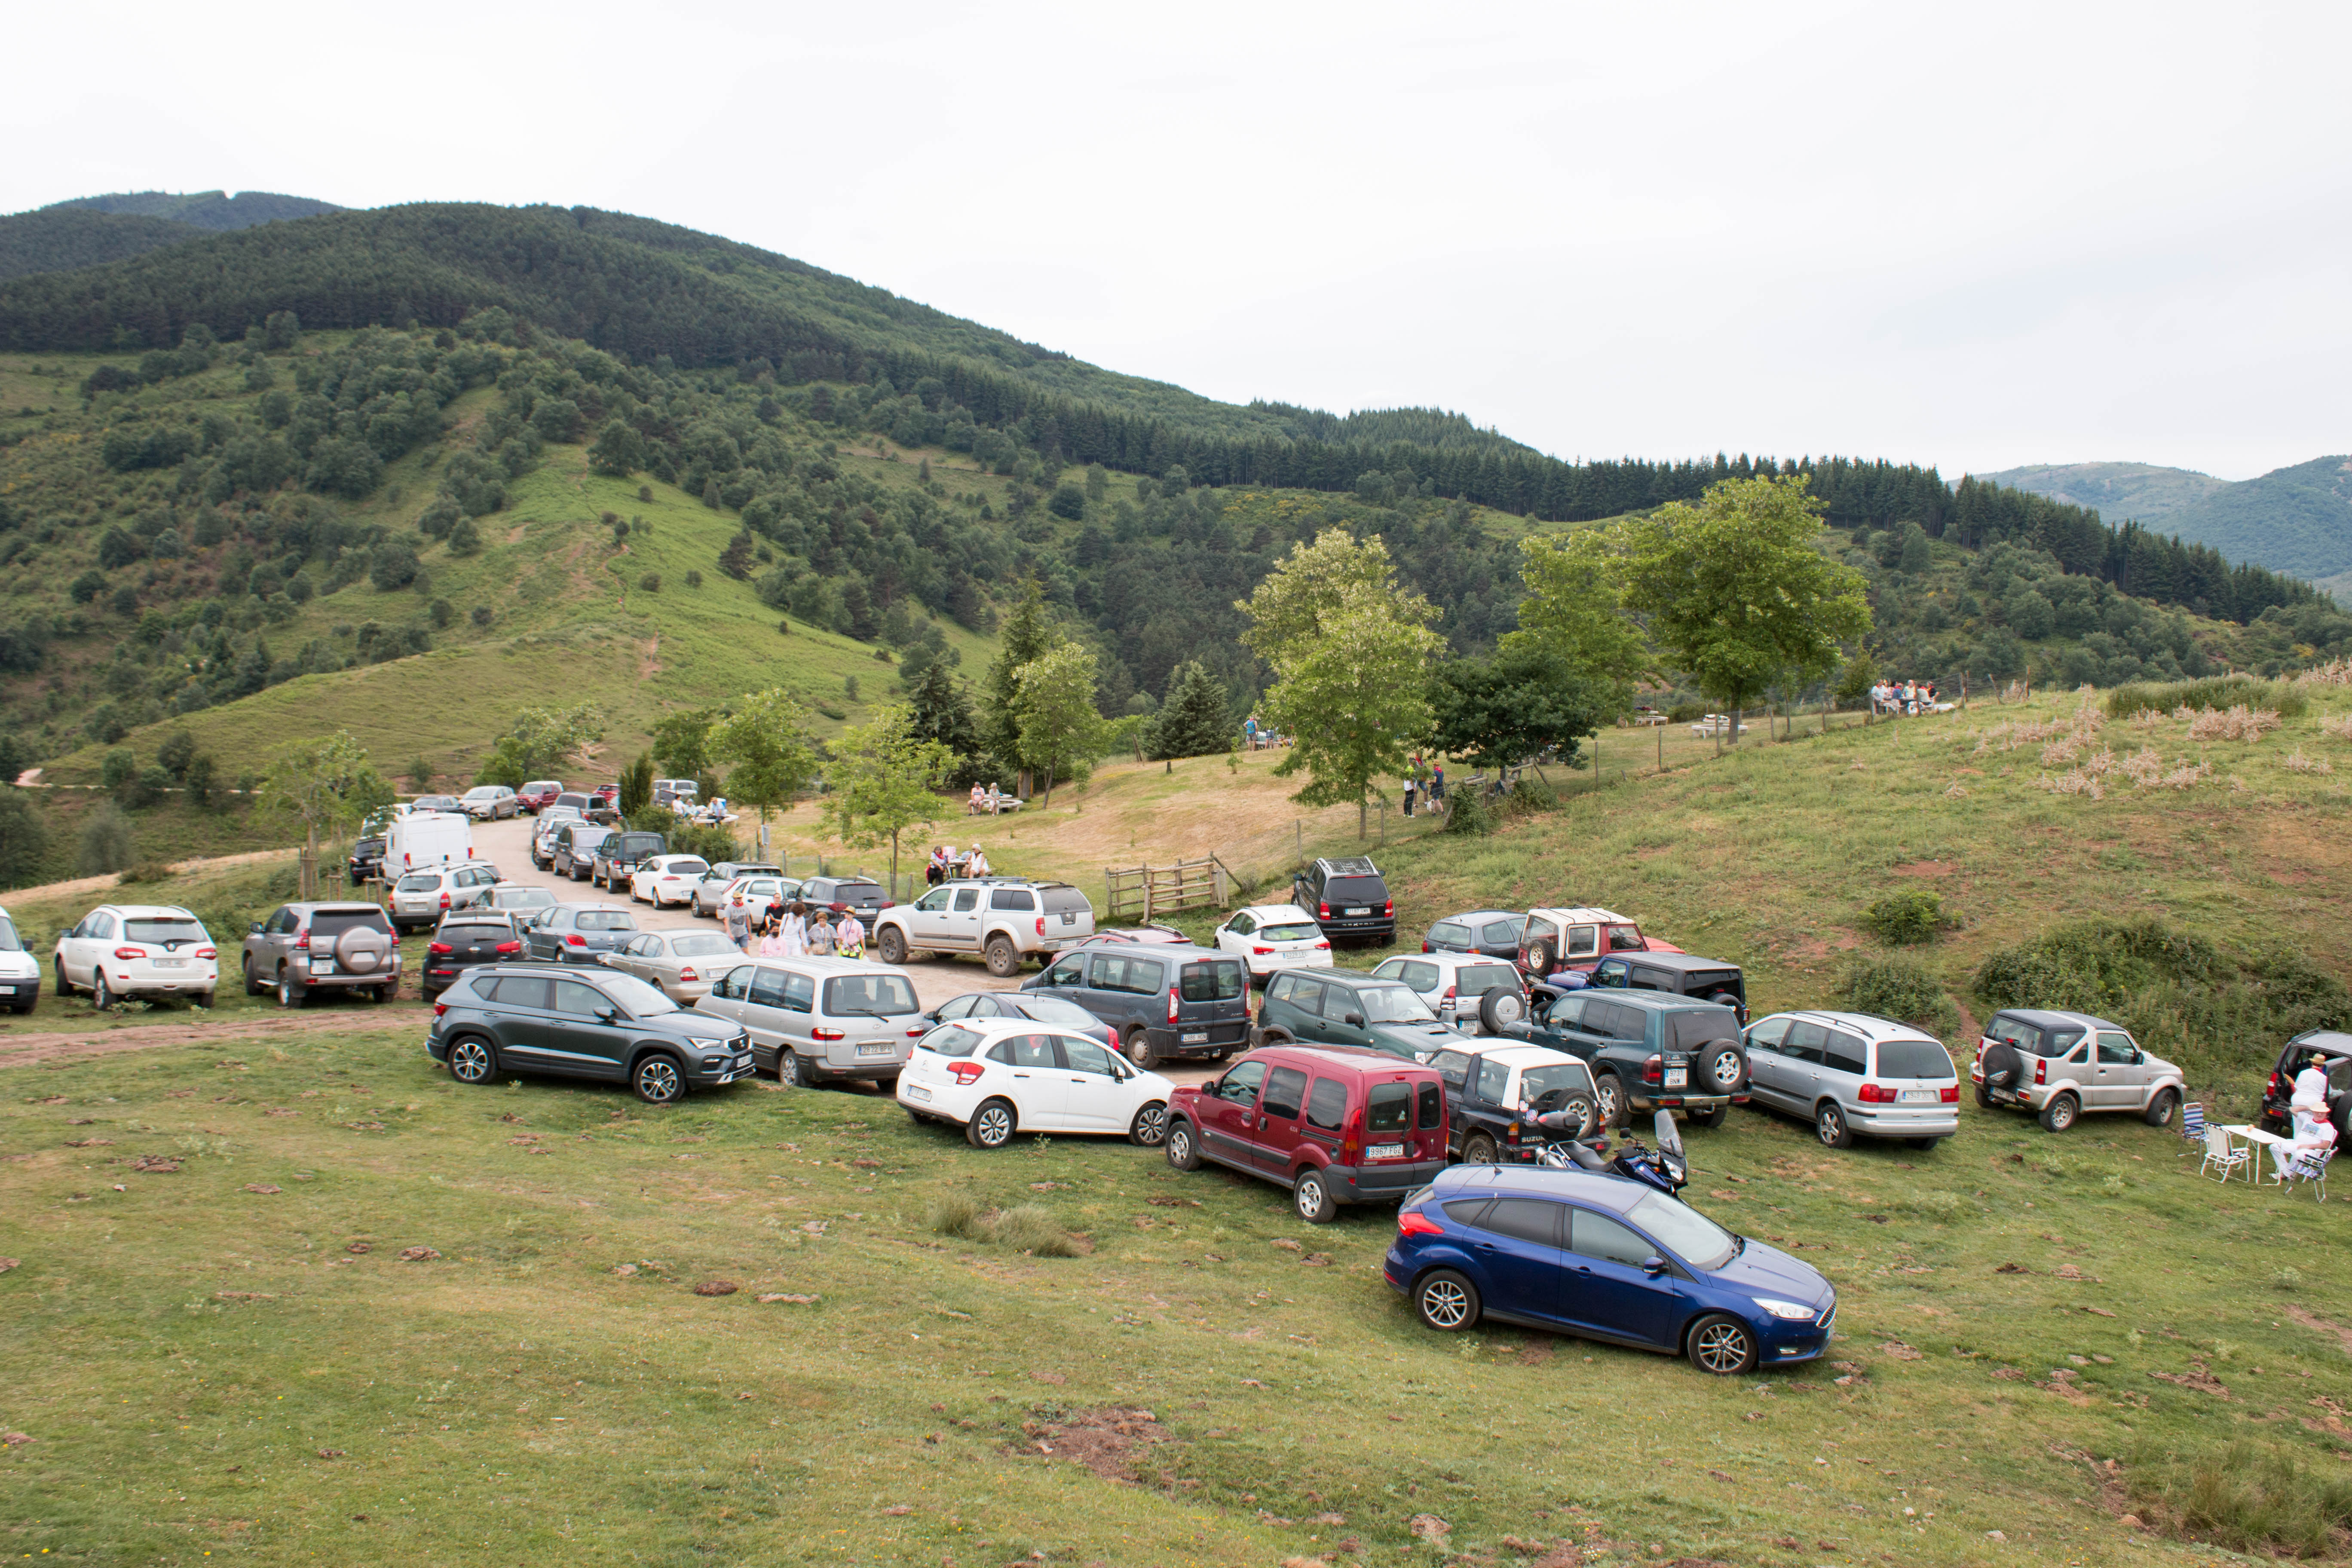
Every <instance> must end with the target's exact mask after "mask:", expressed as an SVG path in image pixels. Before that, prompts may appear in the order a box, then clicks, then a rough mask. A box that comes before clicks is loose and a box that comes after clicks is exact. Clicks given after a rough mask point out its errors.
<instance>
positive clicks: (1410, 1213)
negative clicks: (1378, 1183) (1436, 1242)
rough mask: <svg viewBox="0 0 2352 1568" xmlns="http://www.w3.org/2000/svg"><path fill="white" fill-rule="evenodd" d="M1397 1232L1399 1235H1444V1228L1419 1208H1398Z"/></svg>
mask: <svg viewBox="0 0 2352 1568" xmlns="http://www.w3.org/2000/svg"><path fill="white" fill-rule="evenodd" d="M1397 1234H1398V1235H1399V1236H1444V1234H1445V1229H1444V1226H1441V1225H1439V1224H1438V1223H1437V1222H1436V1221H1435V1220H1433V1219H1431V1218H1430V1217H1429V1216H1428V1215H1424V1214H1423V1213H1422V1212H1421V1211H1420V1210H1419V1209H1399V1210H1398V1211H1397Z"/></svg>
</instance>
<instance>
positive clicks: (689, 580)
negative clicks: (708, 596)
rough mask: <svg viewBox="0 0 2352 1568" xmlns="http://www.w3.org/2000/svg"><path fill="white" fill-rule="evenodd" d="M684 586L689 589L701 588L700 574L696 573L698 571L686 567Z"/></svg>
mask: <svg viewBox="0 0 2352 1568" xmlns="http://www.w3.org/2000/svg"><path fill="white" fill-rule="evenodd" d="M686 585H687V586H688V587H689V588H699V587H701V586H702V574H701V573H700V572H698V571H696V570H695V569H694V568H693V567H691V566H689V567H688V568H687V570H686Z"/></svg>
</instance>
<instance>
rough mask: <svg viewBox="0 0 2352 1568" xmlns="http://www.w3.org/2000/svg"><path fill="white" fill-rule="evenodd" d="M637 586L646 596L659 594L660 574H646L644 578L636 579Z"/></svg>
mask: <svg viewBox="0 0 2352 1568" xmlns="http://www.w3.org/2000/svg"><path fill="white" fill-rule="evenodd" d="M637 586H638V587H640V588H643V589H644V590H645V591H646V593H648V594H658V593H660V592H661V574H660V573H658V572H648V573H646V574H645V575H644V576H642V577H640V578H638V579H637Z"/></svg>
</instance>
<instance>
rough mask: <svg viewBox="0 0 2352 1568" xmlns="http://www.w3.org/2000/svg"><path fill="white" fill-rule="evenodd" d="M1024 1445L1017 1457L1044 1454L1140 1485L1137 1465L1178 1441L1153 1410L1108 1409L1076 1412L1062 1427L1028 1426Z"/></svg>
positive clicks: (1015, 1449) (1039, 1423)
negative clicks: (1024, 1454) (1161, 1448)
mask: <svg viewBox="0 0 2352 1568" xmlns="http://www.w3.org/2000/svg"><path fill="white" fill-rule="evenodd" d="M1021 1431H1022V1435H1023V1436H1024V1438H1025V1439H1026V1443H1025V1444H1024V1445H1020V1446H1015V1447H1013V1449H1012V1450H1011V1451H1012V1452H1014V1453H1021V1452H1024V1451H1025V1452H1028V1453H1034V1454H1043V1455H1045V1457H1046V1458H1055V1459H1061V1460H1065V1461H1066V1462H1067V1463H1070V1464H1073V1465H1083V1466H1084V1467H1086V1468H1087V1469H1089V1470H1092V1471H1093V1472H1094V1473H1095V1474H1096V1475H1097V1476H1099V1477H1101V1478H1102V1479H1104V1480H1107V1481H1127V1482H1129V1483H1132V1482H1135V1481H1139V1480H1141V1479H1143V1477H1142V1474H1141V1473H1140V1471H1139V1469H1138V1468H1137V1461H1138V1460H1139V1459H1142V1458H1146V1457H1147V1456H1148V1455H1150V1452H1151V1451H1152V1450H1153V1449H1155V1448H1159V1447H1163V1446H1165V1445H1167V1444H1170V1443H1173V1442H1174V1441H1175V1440H1176V1439H1175V1436H1174V1435H1173V1434H1171V1432H1170V1431H1169V1430H1168V1428H1166V1427H1165V1426H1161V1425H1160V1418H1159V1417H1158V1416H1157V1415H1153V1414H1152V1413H1151V1412H1150V1411H1149V1410H1138V1409H1133V1408H1130V1407H1129V1406H1126V1405H1103V1406H1102V1407H1101V1408H1099V1409H1096V1410H1079V1411H1074V1412H1072V1413H1071V1414H1070V1415H1066V1416H1064V1417H1063V1418H1061V1419H1060V1420H1056V1421H1042V1420H1041V1421H1024V1422H1023V1423H1022V1424H1021Z"/></svg>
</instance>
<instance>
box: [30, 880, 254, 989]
mask: <svg viewBox="0 0 2352 1568" xmlns="http://www.w3.org/2000/svg"><path fill="white" fill-rule="evenodd" d="M56 958H57V966H58V995H60V996H70V995H72V994H74V993H75V992H76V991H87V992H89V995H90V1000H91V1001H92V1002H93V1003H95V1004H96V1005H98V1006H100V1007H111V1006H112V1005H114V1004H115V1003H117V1002H121V1001H123V1000H125V999H127V998H129V997H133V996H185V997H187V998H188V999H189V1000H190V1001H192V1002H194V1003H196V1004H197V1005H200V1006H205V1007H209V1006H211V1005H213V991H214V988H215V987H216V986H217V985H218V984H220V953H219V951H218V950H217V949H216V948H215V947H214V945H213V939H212V936H211V933H209V932H208V931H205V926H204V922H203V921H199V920H198V919H196V917H195V916H194V915H192V914H190V913H189V912H188V911H187V910H184V909H181V908H179V907H178V906H177V905H165V904H100V905H99V907H98V908H96V909H94V910H90V911H89V913H88V914H86V915H84V916H82V918H81V922H80V923H79V925H76V926H75V927H74V928H73V929H72V930H71V931H68V932H66V933H65V935H63V936H61V937H59V938H58V947H57V954H56Z"/></svg>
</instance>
